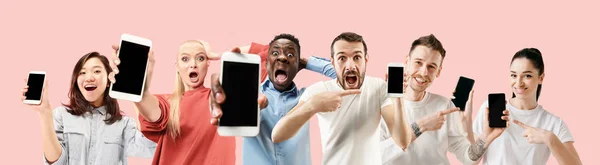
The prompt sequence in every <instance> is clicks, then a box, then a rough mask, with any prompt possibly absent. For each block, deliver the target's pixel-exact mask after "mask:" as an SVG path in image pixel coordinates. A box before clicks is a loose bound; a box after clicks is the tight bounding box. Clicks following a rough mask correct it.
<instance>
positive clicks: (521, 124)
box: [513, 120, 531, 129]
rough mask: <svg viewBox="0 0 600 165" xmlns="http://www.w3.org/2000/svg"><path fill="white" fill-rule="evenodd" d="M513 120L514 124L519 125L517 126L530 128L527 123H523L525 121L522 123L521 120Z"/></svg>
mask: <svg viewBox="0 0 600 165" xmlns="http://www.w3.org/2000/svg"><path fill="white" fill-rule="evenodd" d="M513 122H514V123H515V124H517V125H519V126H521V127H523V128H525V129H527V128H531V126H529V125H527V124H525V123H523V122H521V121H519V120H513Z"/></svg>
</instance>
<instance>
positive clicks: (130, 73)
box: [112, 41, 150, 95]
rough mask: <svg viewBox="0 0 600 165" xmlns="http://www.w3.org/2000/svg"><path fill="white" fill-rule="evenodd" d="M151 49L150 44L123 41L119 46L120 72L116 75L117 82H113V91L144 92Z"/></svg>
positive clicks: (135, 93) (138, 93) (137, 93)
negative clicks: (143, 87)
mask: <svg viewBox="0 0 600 165" xmlns="http://www.w3.org/2000/svg"><path fill="white" fill-rule="evenodd" d="M149 51H150V47H148V46H145V45H140V44H137V43H133V42H128V41H121V47H120V48H119V60H121V63H120V64H119V65H118V66H117V67H118V68H119V74H117V75H115V79H116V80H117V82H115V83H114V84H113V87H112V90H113V91H118V92H123V93H129V94H134V95H140V94H142V90H143V89H142V86H143V84H144V81H145V80H144V77H145V75H146V64H147V63H148V52H149Z"/></svg>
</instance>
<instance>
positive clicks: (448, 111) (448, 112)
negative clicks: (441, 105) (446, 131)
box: [442, 108, 460, 115]
mask: <svg viewBox="0 0 600 165" xmlns="http://www.w3.org/2000/svg"><path fill="white" fill-rule="evenodd" d="M459 110H460V108H452V109H447V110H443V111H442V115H447V114H450V113H452V112H456V111H459Z"/></svg>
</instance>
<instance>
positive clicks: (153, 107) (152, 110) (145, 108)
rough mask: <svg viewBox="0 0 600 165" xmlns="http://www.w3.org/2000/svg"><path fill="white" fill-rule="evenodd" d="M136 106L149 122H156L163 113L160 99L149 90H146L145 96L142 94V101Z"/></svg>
mask: <svg viewBox="0 0 600 165" xmlns="http://www.w3.org/2000/svg"><path fill="white" fill-rule="evenodd" d="M135 108H137V110H138V111H139V113H140V115H142V117H144V119H146V121H149V122H155V121H156V120H158V119H159V118H160V116H161V115H162V114H161V113H162V111H161V110H160V107H159V104H158V99H157V98H156V96H154V95H152V94H150V92H148V91H146V92H144V96H142V100H141V101H140V102H137V103H135Z"/></svg>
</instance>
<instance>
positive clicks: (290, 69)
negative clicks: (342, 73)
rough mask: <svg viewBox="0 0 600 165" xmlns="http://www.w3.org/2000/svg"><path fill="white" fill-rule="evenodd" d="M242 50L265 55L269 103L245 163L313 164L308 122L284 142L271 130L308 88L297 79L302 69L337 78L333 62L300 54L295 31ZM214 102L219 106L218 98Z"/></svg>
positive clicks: (264, 89) (248, 142)
mask: <svg viewBox="0 0 600 165" xmlns="http://www.w3.org/2000/svg"><path fill="white" fill-rule="evenodd" d="M234 51H238V50H236V49H234ZM239 53H250V54H258V55H259V56H261V59H262V60H263V61H261V62H262V65H263V66H266V67H265V68H261V78H262V79H261V80H264V82H263V83H262V84H261V87H260V91H261V93H262V94H264V95H265V96H266V97H267V100H268V104H269V105H268V106H267V107H266V108H263V109H261V112H260V115H261V121H260V132H259V134H258V135H257V136H255V137H245V138H244V142H243V144H242V145H243V146H242V164H264V165H268V164H272V165H279V164H282V165H287V164H298V165H310V164H312V162H311V157H310V136H309V135H310V134H309V124H308V123H305V124H304V125H303V126H302V129H301V130H300V131H299V133H298V135H297V136H295V137H294V138H292V139H291V140H289V141H287V142H284V143H273V141H272V140H271V130H273V127H274V126H275V124H276V123H277V122H278V121H279V120H280V119H281V118H282V117H283V116H284V115H285V114H287V113H288V112H289V111H290V110H291V109H292V108H293V107H294V106H295V105H296V104H297V103H298V99H299V98H300V96H301V95H302V93H303V92H304V88H302V89H298V88H297V87H296V84H295V83H294V81H293V80H294V78H295V77H296V74H297V73H298V71H300V70H301V69H302V68H306V69H308V70H310V71H314V72H318V73H321V74H323V75H325V76H328V77H331V78H335V77H336V74H335V70H334V69H333V66H332V65H331V63H329V62H328V61H327V60H324V59H321V58H318V57H310V58H309V59H308V60H306V59H303V58H300V42H299V40H298V39H297V38H296V37H295V36H293V35H291V34H279V35H277V36H275V38H273V40H272V41H271V42H270V43H269V45H261V44H257V43H252V44H251V45H250V46H249V47H248V46H246V47H240V49H239ZM215 88H220V86H219V83H218V82H216V83H214V84H213V89H215ZM213 93H214V94H215V97H216V94H217V93H219V94H223V96H224V91H222V90H221V91H218V92H213ZM215 100H216V99H215ZM212 105H213V106H219V105H218V104H217V103H216V102H215V103H214V104H212ZM213 109H217V108H213Z"/></svg>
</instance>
